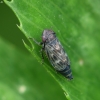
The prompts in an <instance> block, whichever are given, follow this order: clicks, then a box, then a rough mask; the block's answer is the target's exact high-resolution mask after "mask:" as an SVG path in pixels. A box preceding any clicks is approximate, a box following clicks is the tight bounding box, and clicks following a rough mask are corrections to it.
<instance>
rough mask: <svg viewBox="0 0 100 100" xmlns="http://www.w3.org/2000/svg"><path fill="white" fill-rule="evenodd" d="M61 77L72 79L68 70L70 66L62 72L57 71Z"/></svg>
mask: <svg viewBox="0 0 100 100" xmlns="http://www.w3.org/2000/svg"><path fill="white" fill-rule="evenodd" d="M59 72H60V73H61V74H62V75H64V76H65V77H66V78H68V79H70V80H71V79H73V77H72V72H71V69H70V65H67V67H66V68H65V69H64V70H62V71H59Z"/></svg>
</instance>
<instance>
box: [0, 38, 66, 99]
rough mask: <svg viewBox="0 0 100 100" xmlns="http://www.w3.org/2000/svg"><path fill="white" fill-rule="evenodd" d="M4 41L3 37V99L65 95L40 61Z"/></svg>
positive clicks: (0, 47)
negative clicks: (37, 61)
mask: <svg viewBox="0 0 100 100" xmlns="http://www.w3.org/2000/svg"><path fill="white" fill-rule="evenodd" d="M4 41H5V40H3V39H2V38H0V100H52V99H54V100H61V99H63V100H65V99H66V98H65V97H64V94H63V91H62V90H61V88H60V86H59V85H57V82H55V80H54V79H53V78H52V77H51V76H50V75H49V74H48V73H47V72H46V71H45V70H44V69H43V67H42V65H41V64H39V63H36V60H35V59H33V57H32V56H31V55H28V54H25V53H24V52H22V51H18V49H17V48H15V47H14V46H13V45H11V44H9V43H7V42H4ZM41 74H42V75H41ZM55 93H57V94H58V95H55ZM51 95H52V96H51Z"/></svg>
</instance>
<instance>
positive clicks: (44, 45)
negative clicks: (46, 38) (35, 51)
mask: <svg viewBox="0 0 100 100" xmlns="http://www.w3.org/2000/svg"><path fill="white" fill-rule="evenodd" d="M44 49H45V43H44V45H43V47H42V49H41V51H40V52H41V55H42V63H43V62H44V54H43V51H44Z"/></svg>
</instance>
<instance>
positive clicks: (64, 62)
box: [31, 30, 73, 80]
mask: <svg viewBox="0 0 100 100" xmlns="http://www.w3.org/2000/svg"><path fill="white" fill-rule="evenodd" d="M31 39H33V40H34V41H35V42H36V43H37V44H38V45H42V49H41V50H42V57H43V51H45V53H46V55H47V56H48V59H49V61H50V63H51V64H52V66H53V67H54V68H55V70H56V71H57V72H60V73H61V74H62V75H63V76H65V77H66V78H68V79H70V80H71V79H73V77H72V72H71V69H70V61H69V58H68V56H67V54H66V53H65V51H64V49H63V47H62V45H61V43H60V41H59V40H58V39H57V37H56V35H55V32H53V31H52V30H44V31H43V34H42V42H41V43H40V42H37V41H36V40H35V39H34V38H31ZM43 58H44V57H43Z"/></svg>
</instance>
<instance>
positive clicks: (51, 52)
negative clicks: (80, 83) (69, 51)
mask: <svg viewBox="0 0 100 100" xmlns="http://www.w3.org/2000/svg"><path fill="white" fill-rule="evenodd" d="M45 51H46V54H47V56H48V58H49V60H50V62H51V64H52V66H53V67H54V68H55V69H56V70H58V71H61V70H64V69H65V68H66V65H67V63H68V60H67V56H66V54H65V52H64V50H63V48H62V46H61V44H60V42H59V41H58V40H57V39H56V40H55V41H53V42H52V43H50V44H47V45H46V47H45Z"/></svg>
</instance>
